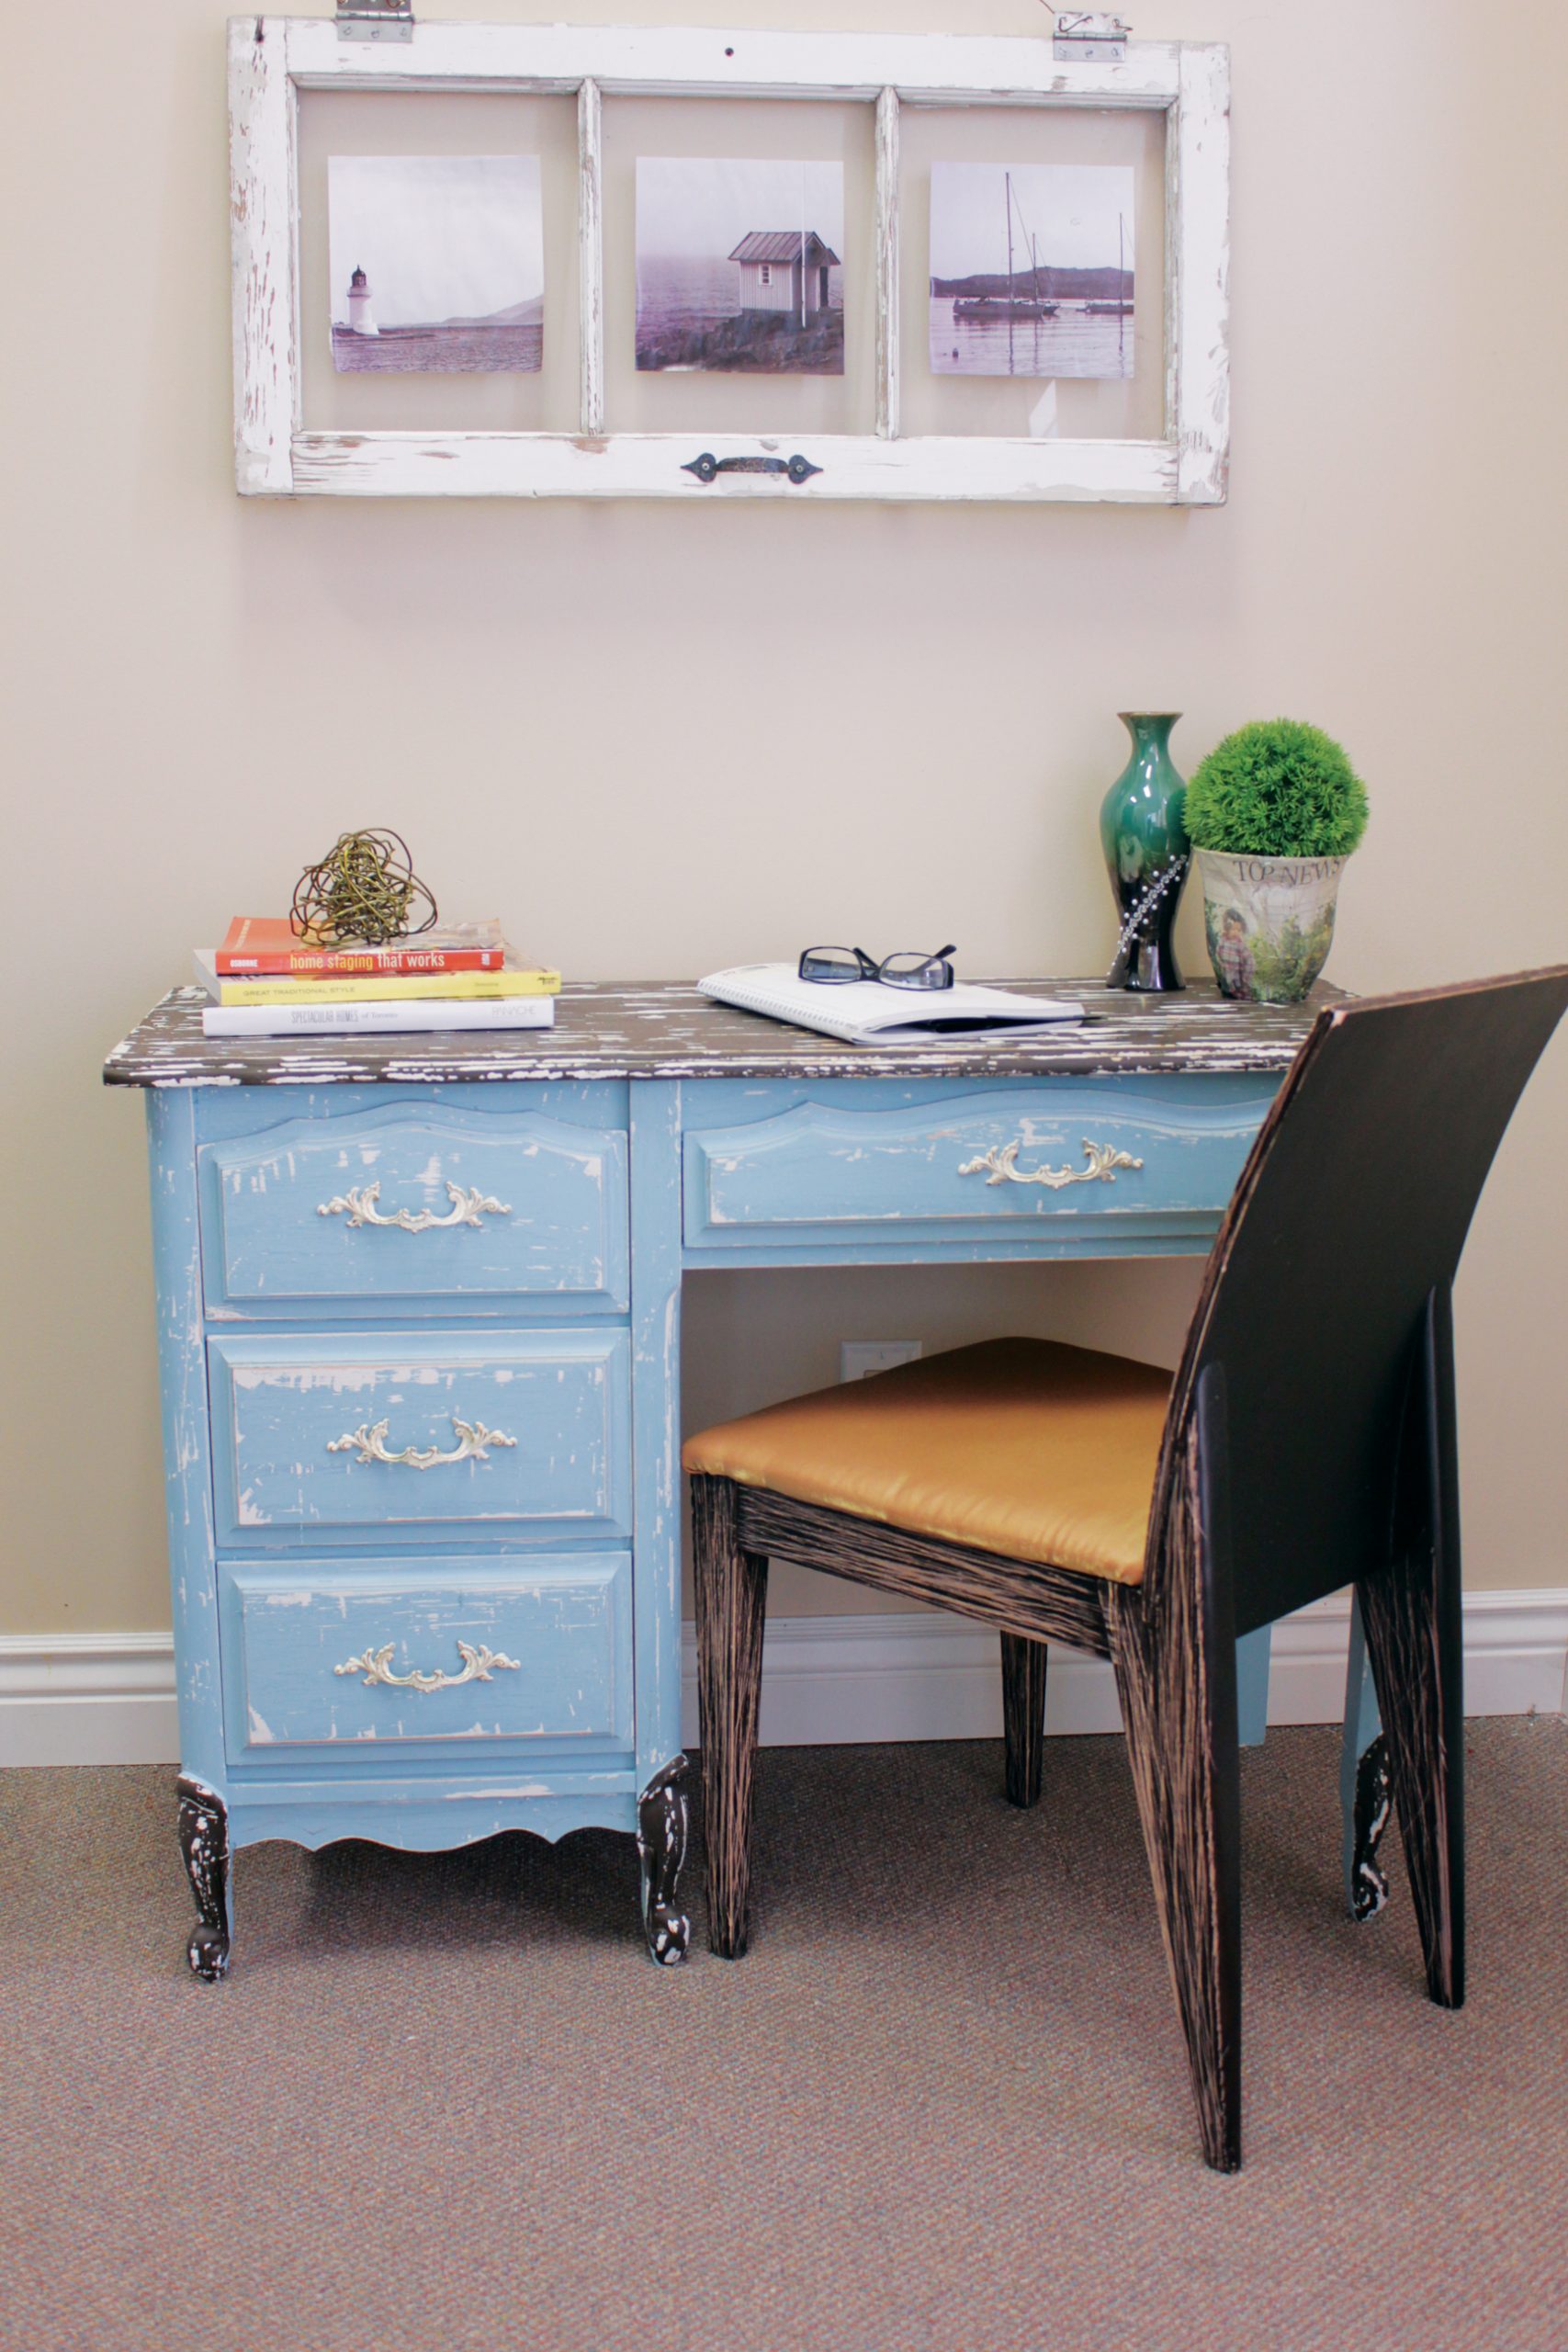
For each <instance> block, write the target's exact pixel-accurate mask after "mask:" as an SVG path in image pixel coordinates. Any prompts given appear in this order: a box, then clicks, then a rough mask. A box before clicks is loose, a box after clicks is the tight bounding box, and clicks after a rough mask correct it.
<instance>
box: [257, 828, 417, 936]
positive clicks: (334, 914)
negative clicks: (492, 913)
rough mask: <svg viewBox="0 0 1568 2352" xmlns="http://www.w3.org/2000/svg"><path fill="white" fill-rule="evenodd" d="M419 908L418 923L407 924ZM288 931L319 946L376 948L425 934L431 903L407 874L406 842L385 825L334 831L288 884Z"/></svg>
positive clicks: (410, 869)
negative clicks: (317, 856)
mask: <svg viewBox="0 0 1568 2352" xmlns="http://www.w3.org/2000/svg"><path fill="white" fill-rule="evenodd" d="M421 908H423V910H424V913H423V919H422V920H421V921H419V922H415V921H414V920H413V918H414V916H415V915H417V914H418V913H419V911H420V910H421ZM288 921H289V925H290V928H291V929H292V930H293V932H294V933H295V936H296V937H297V938H299V939H310V940H313V941H315V942H316V943H317V944H320V945H321V946H323V947H337V946H341V945H343V944H344V943H345V942H352V943H353V944H355V945H364V946H366V947H379V946H381V945H382V944H384V943H385V942H386V941H387V940H389V939H407V938H409V937H411V936H412V934H414V933H418V932H422V931H428V930H429V929H430V926H431V924H432V923H433V922H434V921H435V901H434V899H433V898H432V897H431V895H430V892H429V891H428V890H427V889H426V888H425V886H424V884H423V882H422V881H421V880H420V878H419V876H418V875H417V874H416V873H415V872H414V870H413V860H412V858H411V857H410V855H409V851H408V843H407V842H405V841H404V840H403V839H402V837H401V835H400V834H399V833H394V832H392V831H389V828H387V827H386V826H372V827H371V828H369V829H368V830H367V831H364V832H358V833H340V834H339V835H338V837H337V839H336V841H335V842H333V845H332V847H331V849H330V850H329V851H328V852H327V854H326V855H325V857H323V858H322V859H321V863H320V865H308V866H307V867H306V868H305V871H304V873H303V874H301V876H299V881H298V882H297V883H296V884H295V886H294V904H293V906H292V908H291V909H290V910H289V916H288Z"/></svg>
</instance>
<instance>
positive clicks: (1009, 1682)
mask: <svg viewBox="0 0 1568 2352" xmlns="http://www.w3.org/2000/svg"><path fill="white" fill-rule="evenodd" d="M1049 1657H1050V1652H1049V1650H1048V1649H1047V1647H1046V1645H1045V1644H1044V1643H1043V1642H1037V1641H1034V1640H1032V1639H1031V1637H1030V1636H1029V1635H1028V1634H1003V1635H1002V1735H1003V1738H1004V1740H1005V1743H1006V1748H1007V1799H1008V1803H1009V1804H1016V1805H1019V1806H1021V1807H1028V1806H1030V1805H1032V1804H1039V1802H1040V1782H1041V1776H1042V1772H1043V1766H1044V1761H1045V1668H1046V1663H1047V1660H1048V1658H1049Z"/></svg>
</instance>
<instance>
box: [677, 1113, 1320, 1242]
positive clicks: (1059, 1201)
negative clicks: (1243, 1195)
mask: <svg viewBox="0 0 1568 2352" xmlns="http://www.w3.org/2000/svg"><path fill="white" fill-rule="evenodd" d="M874 1083H875V1081H860V1080H848V1081H843V1082H841V1083H840V1085H838V1086H835V1087H832V1088H830V1089H829V1088H826V1087H825V1088H823V1089H822V1090H820V1091H813V1092H811V1093H810V1094H807V1095H804V1096H803V1097H802V1098H801V1099H799V1100H796V1101H795V1102H794V1103H791V1104H790V1105H789V1106H788V1107H787V1108H784V1109H781V1110H779V1111H777V1112H775V1113H773V1114H771V1115H768V1114H764V1115H761V1116H753V1117H752V1118H750V1120H748V1121H746V1122H745V1123H738V1124H734V1125H714V1126H712V1127H709V1126H707V1125H694V1127H692V1128H689V1129H688V1132H687V1135H686V1138H685V1149H684V1169H683V1184H684V1204H683V1209H684V1232H685V1240H686V1245H687V1247H688V1248H689V1249H693V1250H726V1249H731V1250H737V1251H740V1250H750V1249H753V1248H755V1247H756V1246H757V1245H758V1244H760V1243H762V1242H767V1243H770V1244H773V1245H777V1244H779V1243H784V1244H787V1243H789V1242H791V1241H798V1242H800V1243H803V1244H818V1245H820V1246H821V1247H823V1248H824V1249H830V1248H832V1247H833V1246H844V1247H848V1246H852V1245H853V1246H860V1247H872V1248H874V1247H875V1246H877V1245H879V1244H881V1245H890V1244H895V1243H898V1244H908V1243H921V1242H931V1243H941V1242H946V1241H953V1242H960V1243H962V1242H964V1241H970V1242H976V1243H984V1242H987V1241H989V1240H998V1239H1000V1240H1003V1241H1005V1240H1006V1239H1007V1238H1008V1237H1009V1236H1010V1235H1011V1236H1012V1237H1013V1238H1018V1237H1019V1235H1020V1234H1021V1233H1023V1234H1025V1235H1026V1234H1027V1233H1028V1232H1029V1231H1031V1230H1033V1231H1036V1232H1039V1233H1040V1234H1042V1235H1044V1234H1045V1233H1046V1232H1047V1231H1049V1232H1050V1233H1051V1234H1052V1235H1057V1234H1070V1233H1072V1232H1073V1231H1074V1229H1075V1228H1077V1229H1079V1230H1082V1231H1084V1232H1086V1233H1089V1232H1092V1231H1093V1230H1095V1229H1097V1228H1098V1229H1100V1230H1102V1231H1103V1230H1104V1229H1105V1228H1106V1227H1117V1228H1121V1227H1127V1228H1129V1229H1130V1233H1135V1232H1136V1231H1137V1229H1138V1228H1139V1227H1147V1229H1148V1230H1149V1232H1150V1233H1151V1234H1154V1235H1157V1234H1160V1233H1166V1234H1168V1235H1171V1236H1174V1237H1179V1236H1180V1235H1182V1234H1183V1233H1184V1232H1187V1231H1190V1232H1193V1233H1199V1232H1201V1231H1202V1230H1203V1229H1204V1228H1207V1229H1210V1230H1212V1228H1213V1223H1214V1221H1215V1220H1216V1219H1217V1218H1218V1216H1220V1214H1221V1213H1222V1211H1223V1210H1224V1205H1225V1204H1226V1202H1227V1201H1228V1200H1229V1198H1230V1195H1231V1193H1232V1191H1233V1189H1234V1187H1235V1180H1236V1177H1237V1176H1238V1174H1239V1173H1240V1170H1241V1168H1242V1164H1243V1162H1244V1160H1245V1159H1246V1157H1247V1151H1248V1149H1249V1148H1250V1147H1251V1144H1252V1140H1253V1137H1254V1136H1255V1135H1256V1134H1257V1132H1258V1126H1259V1125H1260V1123H1261V1121H1262V1118H1263V1115H1264V1113H1265V1111H1266V1110H1267V1108H1268V1104H1269V1101H1270V1099H1271V1097H1272V1095H1273V1092H1274V1090H1275V1086H1276V1084H1277V1080H1273V1079H1271V1078H1264V1079H1258V1078H1242V1079H1231V1080H1226V1079H1208V1080H1201V1081H1198V1082H1193V1081H1179V1080H1148V1081H1146V1083H1145V1086H1144V1087H1134V1086H1131V1085H1129V1084H1128V1082H1127V1081H1126V1080H1120V1081H1117V1082H1116V1083H1115V1084H1114V1085H1113V1086H1107V1085H1106V1084H1104V1083H1103V1082H1097V1081H1093V1080H1040V1081H1038V1082H1025V1081H1020V1082H1018V1083H1015V1084H1008V1085H1002V1086H996V1085H992V1086H988V1087H987V1086H984V1085H977V1086H976V1088H975V1090H974V1091H972V1092H971V1091H965V1092H963V1093H959V1092H955V1091H954V1092H949V1093H947V1094H945V1095H943V1096H942V1097H940V1098H938V1099H926V1100H918V1099H917V1100H913V1101H906V1102H903V1103H894V1104H892V1105H891V1106H890V1107H880V1106H877V1105H875V1104H874V1103H868V1104H867V1107H864V1108H863V1107H861V1104H862V1103H865V1102H866V1098H867V1097H868V1096H869V1095H870V1093H871V1088H872V1086H873V1085H874ZM1123 1238H1124V1239H1125V1238H1130V1235H1129V1236H1127V1237H1123Z"/></svg>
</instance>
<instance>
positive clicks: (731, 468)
mask: <svg viewBox="0 0 1568 2352" xmlns="http://www.w3.org/2000/svg"><path fill="white" fill-rule="evenodd" d="M821 470H822V469H821V467H820V466H814V465H813V464H812V462H811V460H810V458H802V457H800V456H798V455H797V456H795V457H793V458H716V457H715V456H714V454H713V451H712V450H711V449H705V450H704V451H703V454H702V456H701V457H700V458H687V460H686V462H685V464H684V465H683V466H682V469H681V471H682V473H683V474H695V475H696V478H697V480H698V481H700V482H703V483H707V482H710V481H713V480H714V478H715V476H716V475H717V474H787V475H788V477H789V479H790V481H792V482H793V483H794V484H795V488H796V490H798V489H799V488H800V485H801V483H802V482H803V481H810V480H811V477H812V475H813V474H819V473H820V472H821Z"/></svg>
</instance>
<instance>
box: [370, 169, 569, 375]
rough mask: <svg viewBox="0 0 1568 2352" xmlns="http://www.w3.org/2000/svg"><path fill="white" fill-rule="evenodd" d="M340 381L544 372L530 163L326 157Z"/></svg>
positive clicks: (535, 182) (536, 211) (538, 227)
mask: <svg viewBox="0 0 1568 2352" xmlns="http://www.w3.org/2000/svg"><path fill="white" fill-rule="evenodd" d="M327 238H328V250H329V255H330V266H331V274H332V340H333V368H336V369H337V371H338V373H339V374H340V375H354V374H381V375H384V374H403V373H428V374H442V375H480V374H487V373H501V372H504V373H508V374H515V375H532V374H535V373H536V371H537V370H538V369H539V368H541V367H542V366H543V364H544V347H545V333H544V312H545V246H544V220H543V211H542V204H541V190H540V171H539V158H538V157H537V155H332V156H329V157H328V159H327Z"/></svg>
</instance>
